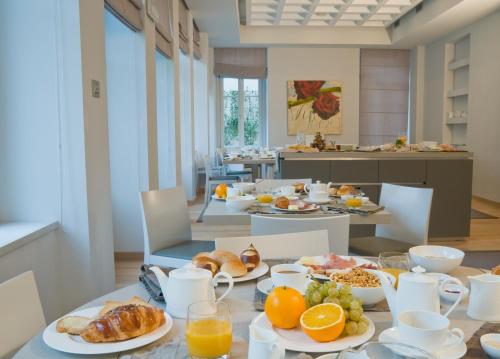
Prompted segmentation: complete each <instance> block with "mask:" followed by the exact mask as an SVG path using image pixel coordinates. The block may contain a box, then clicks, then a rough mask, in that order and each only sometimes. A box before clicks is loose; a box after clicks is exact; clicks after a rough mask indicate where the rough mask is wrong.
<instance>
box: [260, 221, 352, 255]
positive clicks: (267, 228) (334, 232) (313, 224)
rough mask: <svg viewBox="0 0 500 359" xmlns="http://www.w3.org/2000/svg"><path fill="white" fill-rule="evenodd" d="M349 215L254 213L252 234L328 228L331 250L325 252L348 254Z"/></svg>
mask: <svg viewBox="0 0 500 359" xmlns="http://www.w3.org/2000/svg"><path fill="white" fill-rule="evenodd" d="M349 217H350V216H349V215H348V214H346V215H340V216H324V217H305V218H304V217H301V218H298V217H297V215H296V214H291V215H289V216H286V215H283V216H276V215H272V216H264V215H252V218H251V222H252V235H253V236H256V235H268V234H281V233H294V232H306V231H316V230H320V229H326V230H327V231H328V243H329V250H328V251H327V252H325V253H323V254H327V253H330V252H334V253H336V254H339V255H347V252H348V246H349Z"/></svg>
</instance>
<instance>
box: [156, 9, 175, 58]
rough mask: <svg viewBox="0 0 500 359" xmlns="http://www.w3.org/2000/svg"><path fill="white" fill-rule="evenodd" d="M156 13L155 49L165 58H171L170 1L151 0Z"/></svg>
mask: <svg viewBox="0 0 500 359" xmlns="http://www.w3.org/2000/svg"><path fill="white" fill-rule="evenodd" d="M153 6H154V7H155V9H156V11H157V12H158V17H157V21H155V27H156V48H157V49H158V50H159V51H160V52H161V53H163V54H164V55H165V56H167V57H169V58H172V55H173V54H172V53H173V43H172V0H153Z"/></svg>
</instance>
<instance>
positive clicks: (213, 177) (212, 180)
mask: <svg viewBox="0 0 500 359" xmlns="http://www.w3.org/2000/svg"><path fill="white" fill-rule="evenodd" d="M203 163H204V165H205V208H206V207H207V206H208V203H209V202H210V199H211V196H212V191H213V187H214V186H217V185H218V184H222V183H226V184H229V183H235V182H238V181H239V180H240V178H239V177H238V176H227V175H220V174H217V173H216V172H217V171H219V170H218V169H217V170H214V168H213V167H212V161H211V160H210V156H208V155H205V156H203Z"/></svg>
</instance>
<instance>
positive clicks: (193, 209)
mask: <svg viewBox="0 0 500 359" xmlns="http://www.w3.org/2000/svg"><path fill="white" fill-rule="evenodd" d="M472 207H473V208H474V209H476V210H478V211H481V212H484V213H487V214H490V215H492V216H495V217H498V218H499V219H473V220H472V221H471V235H470V237H469V238H466V239H462V240H450V241H447V240H442V241H439V242H433V244H438V245H446V246H451V247H455V248H459V249H462V250H467V251H492V250H500V203H495V202H491V201H488V200H484V199H481V198H474V199H473V201H472ZM189 208H190V215H191V221H192V232H193V239H195V240H213V239H214V238H216V237H237V236H246V235H250V226H249V225H227V226H209V225H206V224H203V223H197V222H196V220H197V219H198V217H199V216H200V213H201V211H202V209H203V197H202V196H201V197H199V198H197V200H196V201H195V202H193V203H191V204H190V207H189ZM142 263H143V260H142V255H141V254H130V255H123V254H121V255H119V256H117V258H116V260H115V268H116V287H117V288H121V287H124V286H126V285H129V284H132V283H136V282H137V276H138V274H139V267H140V265H141V264H142Z"/></svg>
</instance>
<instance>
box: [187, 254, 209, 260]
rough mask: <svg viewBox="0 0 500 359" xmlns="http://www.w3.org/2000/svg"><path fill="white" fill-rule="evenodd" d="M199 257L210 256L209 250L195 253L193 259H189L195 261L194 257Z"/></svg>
mask: <svg viewBox="0 0 500 359" xmlns="http://www.w3.org/2000/svg"><path fill="white" fill-rule="evenodd" d="M200 257H210V252H200V253H197V254H196V255H195V256H194V257H193V259H191V261H193V262H194V261H195V260H196V259H198V258H200Z"/></svg>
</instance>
